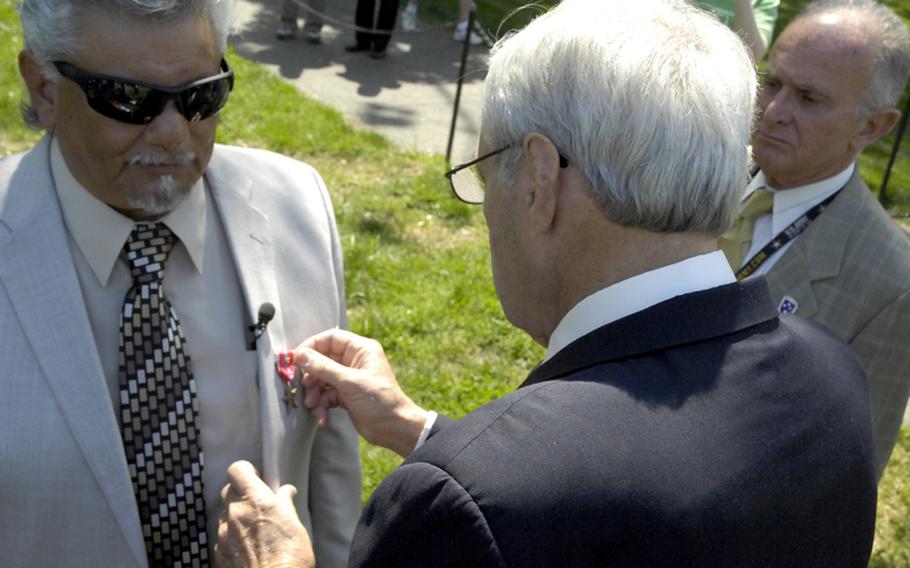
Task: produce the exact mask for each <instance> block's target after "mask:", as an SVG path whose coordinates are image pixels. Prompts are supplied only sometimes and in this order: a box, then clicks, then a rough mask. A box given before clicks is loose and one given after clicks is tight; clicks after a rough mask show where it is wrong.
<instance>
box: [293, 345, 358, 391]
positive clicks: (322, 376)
mask: <svg viewBox="0 0 910 568" xmlns="http://www.w3.org/2000/svg"><path fill="white" fill-rule="evenodd" d="M294 359H295V360H296V362H297V366H298V367H300V370H301V371H303V386H305V387H311V386H313V385H314V384H315V382H316V381H319V382H321V383H324V384H326V385H328V386H331V387H333V388H336V389H337V388H340V386H341V385H343V384H345V383H346V382H347V381H348V380H349V378H348V375H349V373H350V372H351V369H350V368H349V367H345V366H344V365H341V364H340V363H337V362H335V360H333V359H331V358H329V357H326V356H325V355H323V354H322V353H320V352H318V351H315V350H313V349H310V348H309V347H303V346H300V347H298V348H297V349H296V350H295V351H294Z"/></svg>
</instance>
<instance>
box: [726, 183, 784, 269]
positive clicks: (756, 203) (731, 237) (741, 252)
mask: <svg viewBox="0 0 910 568" xmlns="http://www.w3.org/2000/svg"><path fill="white" fill-rule="evenodd" d="M773 207H774V194H773V193H771V192H770V191H768V190H767V189H763V188H760V189H756V190H755V191H753V192H752V194H751V195H749V199H747V200H746V203H745V204H744V205H743V208H742V211H740V212H739V215H737V216H736V222H735V223H734V224H733V229H732V230H731V231H730V232H728V233H724V234H723V235H722V236H721V237H720V239H719V241H718V244H719V245H720V250H722V251H724V254H725V255H727V262H729V263H730V266H731V267H732V268H733V272H736V271H737V270H739V267H740V266H742V264H743V261H744V260H746V254H747V253H748V252H749V249H750V248H752V234H753V233H754V232H755V220H756V219H758V218H759V217H761V216H762V215H765V214H766V213H770V212H771V210H772V209H773Z"/></svg>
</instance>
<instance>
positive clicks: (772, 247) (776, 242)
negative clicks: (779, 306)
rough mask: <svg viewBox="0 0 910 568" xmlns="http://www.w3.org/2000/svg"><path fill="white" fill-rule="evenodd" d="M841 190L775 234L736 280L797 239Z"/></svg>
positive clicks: (740, 271)
mask: <svg viewBox="0 0 910 568" xmlns="http://www.w3.org/2000/svg"><path fill="white" fill-rule="evenodd" d="M843 190H844V189H843V188H841V189H838V190H837V191H835V192H834V193H833V194H832V195H831V196H830V197H828V198H827V199H825V200H824V201H822V202H821V203H819V204H818V205H816V206H815V207H813V208H812V209H809V210H808V211H806V212H805V213H803V215H802V216H801V217H800V218H799V219H797V220H796V221H793V222H792V223H790V226H789V227H787V228H786V229H784V230H783V231H781V232H779V233H777V235H776V236H775V237H774V238H773V239H771V242H769V243H768V244H766V245H765V246H764V247H762V249H761V250H760V251H758V252H757V253H755V255H754V256H753V257H752V258H750V259H749V262H747V263H746V264H744V265H743V267H742V268H740V269H739V270H738V271H737V272H736V279H737V280H742V279H743V278H745V277H747V276H749V275H750V274H752V273H753V272H755V271H756V270H758V268H759V267H760V266H761V265H762V264H764V263H765V261H766V260H768V259H769V258H771V255H773V254H774V253H776V252H777V251H779V250H780V249H781V248H783V247H784V245H786V244H787V243H789V242H790V241H792V240H793V239H795V238H796V237H798V236H799V234H800V233H802V232H803V231H805V230H806V227H808V226H809V223H811V222H812V221H814V220H815V218H816V217H818V216H819V215H821V214H822V211H824V210H825V208H826V207H827V206H828V205H830V204H831V202H832V201H834V198H835V197H837V196H838V195H840V192H841V191H843Z"/></svg>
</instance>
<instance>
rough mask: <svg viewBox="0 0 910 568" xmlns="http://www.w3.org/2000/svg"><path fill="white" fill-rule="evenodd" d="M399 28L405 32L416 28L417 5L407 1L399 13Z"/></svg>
mask: <svg viewBox="0 0 910 568" xmlns="http://www.w3.org/2000/svg"><path fill="white" fill-rule="evenodd" d="M401 29H403V30H404V31H406V32H413V31H414V30H416V29H417V5H416V4H411V3H410V2H409V3H408V5H407V7H406V8H405V9H404V12H402V14H401Z"/></svg>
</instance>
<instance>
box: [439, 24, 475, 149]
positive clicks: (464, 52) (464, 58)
mask: <svg viewBox="0 0 910 568" xmlns="http://www.w3.org/2000/svg"><path fill="white" fill-rule="evenodd" d="M474 10H475V8H474V7H473V6H471V10H470V11H469V12H468V30H467V33H465V35H464V44H463V45H462V47H461V67H460V68H459V69H458V86H457V87H456V88H455V105H454V108H453V109H452V126H451V127H450V128H449V143H448V145H447V146H446V162H448V163H452V141H453V140H454V139H455V122H456V121H457V120H458V105H459V104H460V103H461V85H462V83H464V75H465V67H466V66H467V64H468V48H470V47H471V31H472V30H473V29H474Z"/></svg>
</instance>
